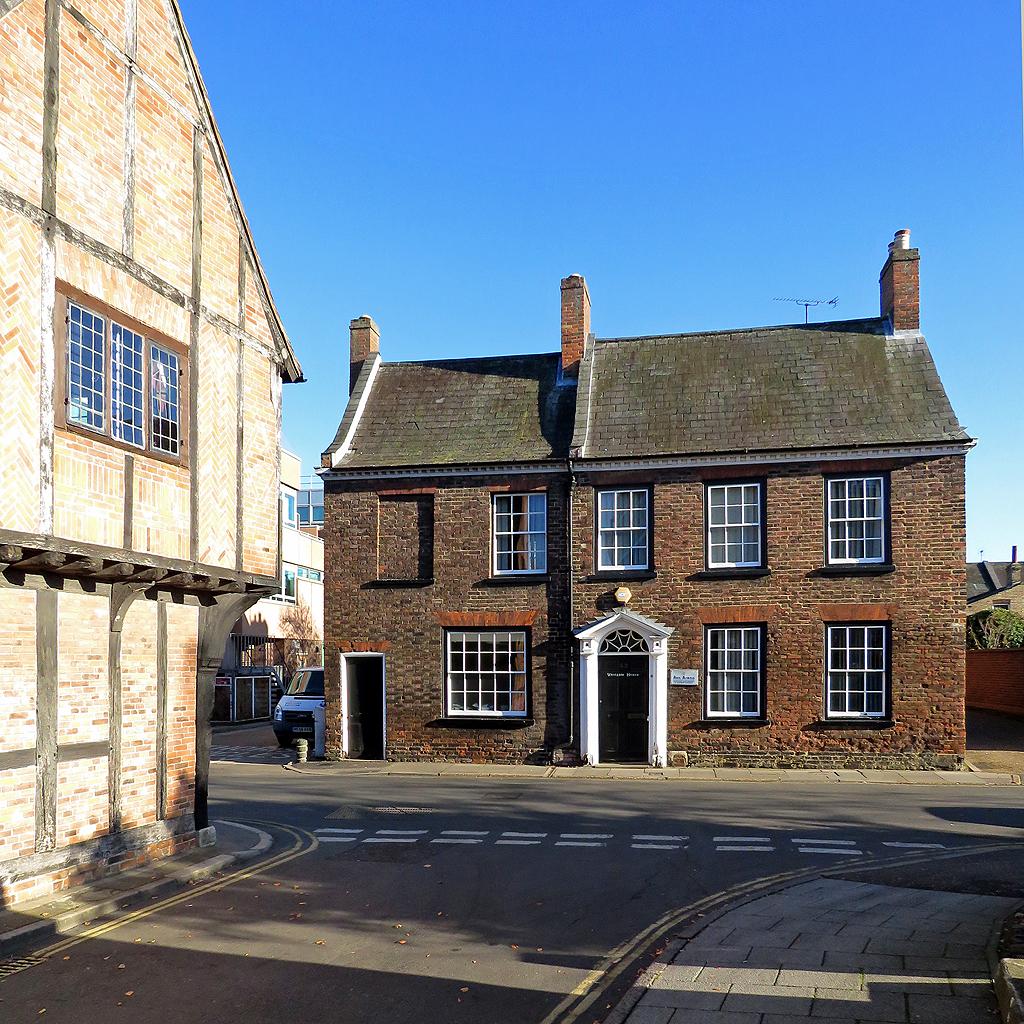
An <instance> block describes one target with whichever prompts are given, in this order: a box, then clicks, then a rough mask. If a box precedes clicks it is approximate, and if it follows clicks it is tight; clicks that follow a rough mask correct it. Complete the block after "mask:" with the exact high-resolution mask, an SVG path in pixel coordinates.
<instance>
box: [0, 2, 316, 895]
mask: <svg viewBox="0 0 1024 1024" xmlns="http://www.w3.org/2000/svg"><path fill="white" fill-rule="evenodd" d="M0 52H2V53H3V62H4V63H3V78H2V81H0V238H2V240H3V241H2V247H0V338H2V344H3V348H2V353H0V355H2V366H3V372H2V379H3V381H4V383H5V387H4V395H5V402H6V408H7V415H6V416H5V417H4V421H3V425H2V426H0V473H2V481H3V482H2V494H3V501H2V502H0V722H2V725H0V885H2V897H3V900H4V901H5V902H7V903H11V902H17V901H19V900H23V899H26V898H29V897H31V896H34V895H39V894H43V893H45V892H49V891H51V890H52V889H53V888H59V887H61V886H63V885H66V884H69V883H70V882H71V881H74V880H76V879H77V878H81V877H84V876H87V875H90V874H96V873H100V872H102V871H105V870H111V869H114V868H116V866H117V865H123V864H126V863H137V862H139V861H141V860H144V859H146V858H148V857H151V856H155V855H159V854H162V853H167V852H170V851H172V850H174V849H177V848H180V847H182V846H185V845H189V844H191V843H193V842H194V841H195V830H196V827H197V826H198V827H202V826H204V825H205V824H206V819H207V788H206V787H207V776H208V767H209V727H208V722H209V712H210V706H211V704H212V699H213V677H214V675H215V673H216V670H217V666H218V665H219V663H220V659H221V655H222V653H223V650H224V641H225V637H226V635H227V633H228V631H229V629H230V628H231V625H232V623H233V622H234V621H235V620H236V619H237V618H238V617H239V615H240V614H241V613H242V612H243V611H244V610H245V609H246V608H247V607H249V606H250V605H251V604H253V603H254V602H255V601H256V600H258V598H259V597H260V596H261V595H263V594H265V593H270V592H276V591H278V590H279V589H280V584H279V582H278V580H277V578H276V577H277V567H278V544H279V540H278V538H279V528H280V524H279V503H278V493H279V459H280V416H281V405H280V399H281V384H282V383H283V382H289V381H295V380H297V379H299V378H300V369H299V366H298V363H297V362H296V360H295V356H294V354H293V352H292V350H291V347H290V346H289V343H288V340H287V337H286V336H285V333H284V330H283V328H282V326H281V323H280V319H279V317H278V314H277V312H276V310H275V308H274V304H273V301H272V299H271V296H270V291H269V287H268V284H267V280H266V277H265V275H264V273H263V270H262V268H261V266H260V262H259V258H258V256H257V254H256V250H255V247H254V244H253V240H252V236H251V234H250V231H249V227H248V223H247V222H246V219H245V215H244V213H243V211H242V207H241V204H240V202H239V199H238V194H237V191H236V189H235V186H234V182H233V180H232V177H231V173H230V170H229V168H228V163H227V158H226V155H225V153H224V148H223V144H222V142H221V139H220V136H219V134H218V132H217V128H216V125H215V123H214V120H213V116H212V114H211V111H210V105H209V99H208V97H207V94H206V90H205V88H204V86H203V83H202V79H201V77H200V75H199V69H198V66H197V63H196V59H195V55H194V54H193V52H192V48H191V44H190V43H189V40H188V36H187V34H186V32H185V29H184V26H183V24H182V21H181V13H180V11H179V9H178V7H177V4H176V3H175V2H174V0H128V2H127V3H106V2H99V0H88V2H86V0H66V2H65V0H62V2H57V0H20V2H19V0H6V2H4V3H0ZM243 467H244V472H243Z"/></svg>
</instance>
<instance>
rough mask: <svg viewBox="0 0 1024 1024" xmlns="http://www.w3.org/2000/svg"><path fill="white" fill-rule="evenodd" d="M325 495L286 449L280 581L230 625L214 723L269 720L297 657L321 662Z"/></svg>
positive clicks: (309, 662) (282, 493)
mask: <svg viewBox="0 0 1024 1024" xmlns="http://www.w3.org/2000/svg"><path fill="white" fill-rule="evenodd" d="M323 494H324V492H323V486H322V485H321V484H320V481H319V478H316V479H315V480H310V479H309V478H305V479H304V478H303V477H302V463H301V460H300V459H299V457H298V456H297V455H293V454H292V453H291V452H289V451H286V450H282V452H281V492H280V503H281V549H280V550H281V564H280V567H279V570H278V579H279V581H280V586H279V587H278V589H277V590H276V591H275V592H274V593H272V594H268V595H266V596H264V597H263V598H261V599H260V600H259V601H258V602H257V603H256V604H254V605H253V606H252V607H251V608H249V609H247V610H246V612H245V614H244V615H242V616H241V617H240V618H239V620H238V621H237V622H236V623H235V625H234V627H233V628H232V630H231V635H230V636H229V637H228V639H227V644H226V646H225V649H224V660H223V661H222V663H221V667H220V671H219V672H218V673H217V690H216V698H215V703H214V720H215V721H222V722H223V721H235V722H242V721H250V720H254V719H261V718H269V717H270V714H271V712H272V711H273V706H274V703H275V702H276V699H277V696H278V694H279V690H280V688H281V686H282V685H285V684H287V682H288V679H287V676H288V672H289V670H290V668H291V667H292V666H293V665H294V664H295V663H296V662H299V663H303V664H307V663H308V664H317V665H319V664H320V663H321V660H322V657H323V653H322V645H321V640H322V638H323V629H324V583H323V579H324V543H323V540H322V539H321V538H320V533H321V530H322V523H323V508H324V502H323ZM299 610H301V614H299V615H295V613H296V612H297V611H299ZM300 634H301V635H300Z"/></svg>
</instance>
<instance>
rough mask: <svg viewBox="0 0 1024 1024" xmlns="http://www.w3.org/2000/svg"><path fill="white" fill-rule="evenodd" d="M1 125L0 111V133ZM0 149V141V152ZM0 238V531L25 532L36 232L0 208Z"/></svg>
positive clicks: (34, 395) (32, 457) (33, 491)
mask: <svg viewBox="0 0 1024 1024" xmlns="http://www.w3.org/2000/svg"><path fill="white" fill-rule="evenodd" d="M4 24H6V23H5V22H0V26H3V25H4ZM2 47H3V37H2V31H0V50H2ZM4 73H5V74H6V73H7V72H6V70H5V72H4ZM2 102H3V100H2V97H0V103H2ZM3 127H4V112H3V111H2V110H0V132H2V131H3ZM3 147H4V142H3V141H2V139H0V151H2V150H3ZM0 159H3V155H2V153H0ZM0 237H2V238H3V245H2V246H0V379H2V380H3V381H4V401H5V404H6V416H5V420H6V426H5V428H0V479H2V480H3V481H4V492H3V495H4V500H3V501H0V527H2V528H3V529H7V530H25V531H29V532H31V531H34V530H35V529H36V527H37V526H38V523H39V379H38V374H39V230H38V228H36V227H35V225H33V224H30V223H29V222H28V221H27V220H25V219H24V218H23V217H19V216H18V215H17V214H14V213H10V212H8V211H7V210H4V209H0Z"/></svg>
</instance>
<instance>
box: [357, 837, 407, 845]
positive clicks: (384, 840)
mask: <svg viewBox="0 0 1024 1024" xmlns="http://www.w3.org/2000/svg"><path fill="white" fill-rule="evenodd" d="M363 842H364V843H417V842H419V840H418V839H415V838H413V839H393V838H391V837H390V836H387V837H384V836H381V837H377V836H370V838H369V839H364V840H363Z"/></svg>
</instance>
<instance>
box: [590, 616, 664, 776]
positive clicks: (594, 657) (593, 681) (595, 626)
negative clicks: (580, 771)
mask: <svg viewBox="0 0 1024 1024" xmlns="http://www.w3.org/2000/svg"><path fill="white" fill-rule="evenodd" d="M620 629H622V630H633V631H635V632H637V633H639V634H640V635H641V636H642V637H643V638H644V640H645V641H646V642H647V646H648V649H649V650H650V664H651V671H650V687H651V689H650V702H649V708H650V714H649V738H648V763H649V764H650V765H652V766H653V767H655V768H664V767H665V766H666V765H667V764H668V638H669V637H670V636H671V635H672V634H673V633H674V632H675V630H674V629H673V628H672V627H671V626H665V625H662V623H660V622H655V621H654V620H653V619H648V618H646V617H645V616H643V615H639V614H637V613H636V612H632V611H630V610H629V609H628V608H620V609H619V610H618V611H615V612H612V613H611V614H610V615H607V616H605V617H604V618H603V619H599V620H598V621H597V622H592V623H590V625H588V626H583V627H582V628H580V629H577V630H575V631H574V634H575V636H576V639H577V640H579V642H580V756H581V757H582V758H583V760H584V761H586V762H587V764H591V765H596V764H599V763H600V753H599V751H600V746H599V736H598V657H599V651H600V649H601V643H602V641H603V640H604V639H605V637H606V636H608V635H609V634H610V633H614V632H615V631H616V630H620Z"/></svg>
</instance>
